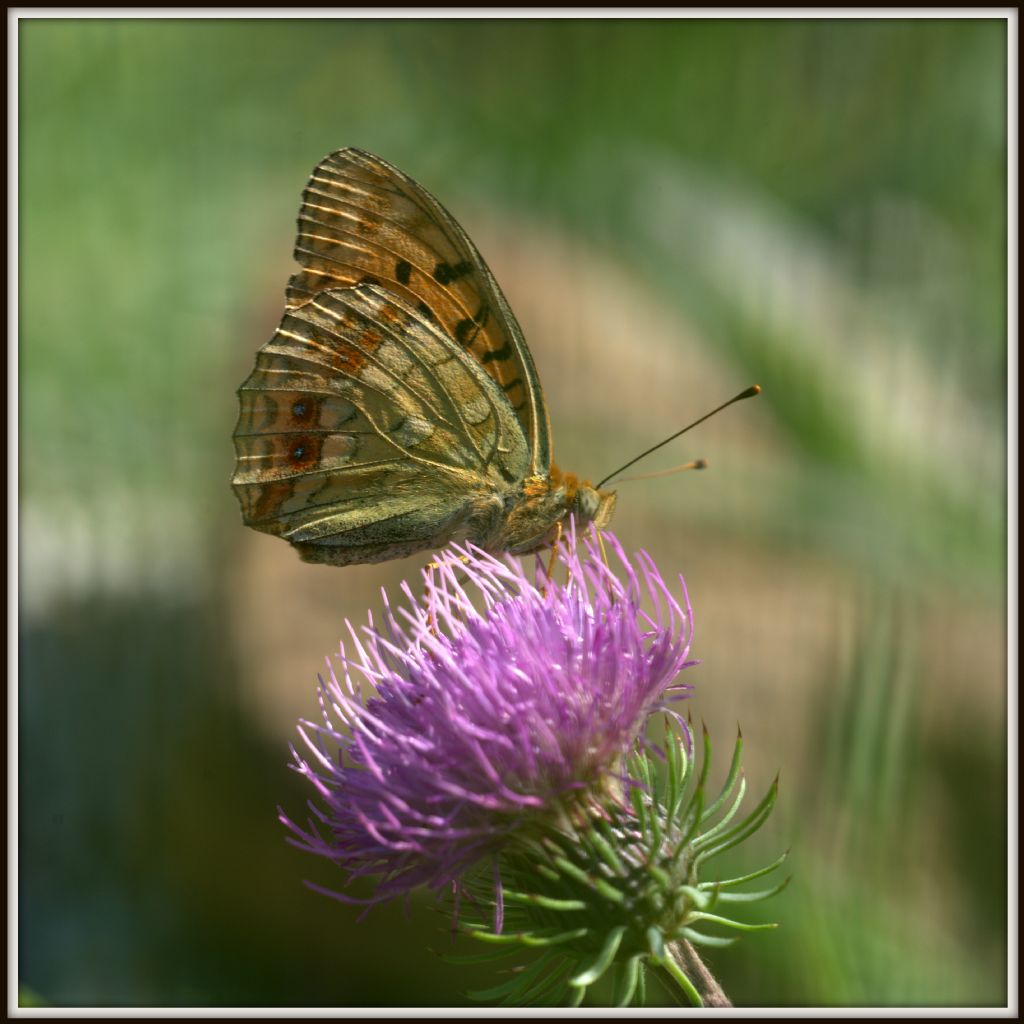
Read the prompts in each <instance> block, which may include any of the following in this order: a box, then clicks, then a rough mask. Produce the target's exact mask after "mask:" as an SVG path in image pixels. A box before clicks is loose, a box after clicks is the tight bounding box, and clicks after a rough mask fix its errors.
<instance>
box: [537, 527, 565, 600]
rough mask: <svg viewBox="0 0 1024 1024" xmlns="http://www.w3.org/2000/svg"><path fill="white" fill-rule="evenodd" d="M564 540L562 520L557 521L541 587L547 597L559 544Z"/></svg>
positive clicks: (543, 594)
mask: <svg viewBox="0 0 1024 1024" xmlns="http://www.w3.org/2000/svg"><path fill="white" fill-rule="evenodd" d="M561 542H562V521H561V520H559V521H558V522H557V523H555V539H554V542H553V543H552V545H551V557H550V558H549V559H548V567H547V569H546V570H545V572H544V586H542V587H541V588H540V592H541V595H542V596H543V597H547V593H548V584H549V583H550V582H551V576H552V575H553V573H554V571H555V562H556V561H557V559H558V545H559V544H560V543H561Z"/></svg>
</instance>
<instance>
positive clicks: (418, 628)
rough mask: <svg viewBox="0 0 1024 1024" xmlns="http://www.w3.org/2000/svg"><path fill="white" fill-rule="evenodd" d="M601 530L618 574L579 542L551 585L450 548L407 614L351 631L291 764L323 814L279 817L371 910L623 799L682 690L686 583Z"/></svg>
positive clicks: (570, 545)
mask: <svg viewBox="0 0 1024 1024" xmlns="http://www.w3.org/2000/svg"><path fill="white" fill-rule="evenodd" d="M601 536H602V539H603V541H604V543H605V544H606V545H607V546H608V548H610V549H611V551H612V552H613V553H614V556H615V560H616V561H617V563H618V567H617V570H616V571H613V570H612V568H610V567H609V566H608V565H607V564H606V563H605V561H604V558H603V552H602V550H600V548H599V543H600V542H599V541H598V540H596V539H595V537H594V535H588V537H587V538H586V539H585V540H584V541H583V542H582V543H581V544H579V545H577V544H576V541H575V536H574V535H573V536H570V537H569V538H568V540H566V541H563V542H562V543H561V544H560V545H559V547H558V552H557V558H558V562H559V563H560V566H557V565H556V567H555V571H554V573H553V574H552V578H551V580H550V581H548V580H546V579H545V577H544V574H543V573H542V572H541V570H540V568H539V567H538V571H537V578H536V579H532V580H531V579H530V578H529V577H528V576H527V574H526V573H525V572H524V571H523V569H522V568H521V567H520V565H519V563H517V562H515V561H514V560H512V559H508V560H501V559H497V558H494V557H492V556H490V555H487V554H485V553H483V552H482V551H480V550H478V549H476V548H473V547H472V546H467V547H465V548H459V547H452V548H450V549H449V550H448V551H447V552H446V553H445V554H443V555H442V556H441V557H440V560H439V562H438V563H437V564H436V566H435V567H434V568H433V569H432V570H427V571H425V573H424V577H425V582H426V594H425V597H424V598H423V599H422V600H416V598H415V596H414V594H413V593H412V591H411V590H410V589H409V588H408V586H406V587H405V588H404V590H405V596H406V599H407V602H408V604H407V606H406V607H402V608H400V609H397V610H395V609H392V607H391V606H390V605H388V603H387V595H385V614H384V623H383V626H382V627H377V628H375V627H374V624H373V622H372V620H371V622H370V624H369V625H368V626H366V627H364V628H363V629H362V630H356V629H354V628H353V627H352V625H351V624H348V630H349V634H350V637H351V645H350V647H348V648H346V646H345V645H344V644H343V645H342V648H341V651H340V654H339V655H338V656H337V665H338V667H339V668H340V672H339V671H336V669H335V665H334V664H332V663H331V661H330V660H328V670H329V671H328V677H327V679H326V681H325V680H324V679H323V678H321V697H320V703H321V710H322V715H323V722H322V724H321V723H317V724H314V723H310V722H303V723H301V724H300V727H299V731H300V734H301V735H302V737H303V739H304V740H305V744H306V748H307V752H304V753H299V752H298V751H294V766H295V767H296V769H297V770H298V771H299V772H300V773H301V774H302V775H304V776H305V777H306V778H308V779H309V780H310V782H311V783H312V784H313V786H314V787H315V788H316V790H317V794H318V796H319V804H317V803H312V802H311V804H310V807H311V809H312V812H313V815H314V819H313V820H311V821H310V822H309V825H308V828H302V827H300V826H298V825H297V824H295V823H293V822H292V821H290V820H289V819H288V818H286V817H284V816H282V820H283V821H284V823H285V824H286V825H287V826H288V827H289V828H290V829H291V830H292V832H293V833H294V836H295V838H294V839H293V842H295V843H296V845H299V846H300V847H303V848H305V849H307V850H309V851H311V852H313V853H317V854H320V855H322V856H324V857H327V858H329V859H331V860H333V861H334V862H336V863H337V864H338V865H339V866H341V867H342V868H343V869H344V870H345V871H346V873H347V874H348V876H349V878H355V877H361V876H378V882H377V887H376V890H375V894H374V896H373V900H374V901H378V900H383V899H387V898H389V897H392V896H395V895H398V894H401V893H405V892H408V891H409V890H410V889H412V888H414V887H415V886H418V885H426V886H429V887H433V888H440V887H442V886H445V885H447V884H450V883H453V882H458V880H459V878H460V877H461V875H462V874H463V872H465V871H466V870H467V869H468V868H470V867H471V866H473V865H474V864H476V863H477V862H478V861H480V860H481V858H483V857H486V856H488V855H491V854H494V853H496V852H497V851H498V850H500V849H501V847H502V846H503V844H504V843H505V842H507V840H508V839H509V838H510V837H511V836H515V835H519V836H521V835H523V834H524V833H529V832H530V831H531V830H532V829H534V828H535V827H536V826H538V825H540V824H542V823H550V822H552V821H557V820H560V819H561V820H568V818H569V817H571V816H572V814H573V813H574V812H575V811H577V810H579V809H581V808H583V807H586V806H588V805H590V804H594V803H595V802H598V801H604V800H607V799H609V798H612V799H616V798H618V799H622V798H623V797H624V794H625V791H626V790H628V789H629V787H630V786H631V785H633V784H634V783H633V780H631V779H630V778H629V777H628V775H627V768H626V758H627V756H628V755H630V754H631V753H632V752H633V751H634V749H635V746H636V742H637V740H638V738H639V737H640V736H641V734H642V732H643V729H644V725H645V723H646V720H647V718H648V716H649V715H650V714H651V712H652V711H655V710H657V709H659V708H664V707H666V706H667V705H668V704H669V703H670V702H672V701H673V700H678V699H681V698H682V697H685V696H686V695H687V693H688V692H689V690H690V687H689V686H687V685H685V684H681V683H679V682H678V681H677V676H678V674H679V671H680V670H681V669H682V668H684V667H686V666H687V665H688V664H692V663H691V662H687V654H688V652H689V647H690V633H691V612H690V606H689V602H688V599H687V596H686V590H685V585H684V584H683V583H682V580H680V586H681V599H682V600H681V602H679V601H677V600H676V598H674V597H673V595H672V593H671V591H670V590H669V588H668V586H667V585H666V584H665V582H664V581H663V579H662V578H661V576H660V575H659V573H658V571H657V569H656V568H655V566H654V564H653V562H652V561H651V559H650V558H649V557H648V556H647V555H646V554H644V553H643V552H641V553H639V554H638V555H637V556H636V557H635V560H634V563H635V564H634V563H631V562H630V560H629V559H628V558H627V557H626V556H625V554H624V553H623V551H622V548H621V547H620V545H619V544H618V542H617V541H616V540H615V538H614V537H613V536H611V535H610V534H608V533H605V534H603V535H601ZM563 573H564V574H567V576H568V580H567V582H566V583H564V584H562V583H560V582H559V577H560V576H562V575H563ZM460 576H464V577H465V579H464V580H462V581H460ZM365 685H368V687H369V689H370V691H371V692H372V695H371V696H369V698H368V699H366V698H364V696H363V688H364V686H365ZM332 895H337V894H332ZM339 898H342V899H347V897H343V896H339Z"/></svg>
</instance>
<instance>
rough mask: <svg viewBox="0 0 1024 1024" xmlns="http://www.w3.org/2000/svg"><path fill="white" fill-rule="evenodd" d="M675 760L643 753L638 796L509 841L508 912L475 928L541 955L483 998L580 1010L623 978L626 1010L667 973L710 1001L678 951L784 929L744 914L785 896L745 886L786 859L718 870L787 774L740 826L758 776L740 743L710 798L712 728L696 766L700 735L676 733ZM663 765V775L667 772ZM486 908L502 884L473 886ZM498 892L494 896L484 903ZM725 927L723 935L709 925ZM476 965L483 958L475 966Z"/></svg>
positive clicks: (498, 953)
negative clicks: (595, 989)
mask: <svg viewBox="0 0 1024 1024" xmlns="http://www.w3.org/2000/svg"><path fill="white" fill-rule="evenodd" d="M667 732H668V736H667V742H666V745H665V751H664V756H663V758H662V757H660V756H658V757H654V756H652V755H649V754H647V753H637V754H636V755H635V756H634V757H632V758H631V759H630V762H629V765H628V776H629V778H630V779H631V780H633V784H632V785H630V788H629V794H628V797H627V798H626V800H625V801H623V800H621V799H620V800H618V801H612V800H609V801H607V802H606V803H604V804H603V805H601V806H600V807H598V808H594V809H592V811H591V812H590V813H589V814H587V815H585V816H583V815H581V813H580V811H579V810H578V809H577V811H576V813H575V818H574V820H573V821H572V822H568V821H567V822H564V823H563V824H562V825H561V826H560V827H558V828H550V829H548V830H546V831H545V833H544V834H543V835H540V836H536V837H534V838H532V839H530V840H528V841H525V840H524V841H521V842H518V843H516V844H514V845H510V846H509V847H508V848H506V850H505V851H504V852H503V853H502V856H501V860H500V865H499V866H500V871H501V876H502V880H503V885H504V889H503V894H502V896H503V904H504V905H503V906H498V907H497V908H496V914H495V918H496V921H495V924H494V925H493V926H492V925H485V924H484V923H483V922H482V921H479V920H478V921H476V922H469V921H466V920H464V921H463V929H464V930H465V931H467V932H468V933H469V934H470V935H472V936H473V937H474V938H475V939H478V940H480V941H483V942H486V943H489V944H491V945H492V946H494V947H495V948H494V952H493V955H494V958H495V959H498V958H504V957H505V956H506V955H510V954H513V953H520V954H521V952H522V950H523V949H524V948H530V949H535V950H536V951H537V953H538V956H537V958H536V959H535V960H534V961H533V962H531V963H529V964H527V965H526V966H517V967H515V968H513V971H514V973H512V976H511V977H510V978H509V979H508V980H507V981H505V982H504V983H502V984H500V985H497V986H495V987H494V988H491V989H488V990H486V991H480V992H475V993H472V994H471V995H472V996H473V998H477V999H484V1000H493V999H498V1000H500V1001H501V1002H502V1003H503V1004H504V1005H516V1006H524V1005H530V1004H537V1003H543V1004H549V1005H550V1004H552V1003H564V1002H569V1003H570V1004H572V1005H578V1004H579V1003H580V1002H581V1001H582V999H583V996H584V994H585V993H586V990H587V988H589V987H590V986H591V985H593V984H594V983H595V982H596V981H598V979H600V978H602V977H603V976H604V975H605V974H606V973H607V972H609V971H611V972H612V976H613V977H614V979H615V993H614V1002H615V1005H618V1006H626V1005H631V1004H632V1005H643V1002H644V971H645V968H647V967H655V968H661V969H663V970H665V971H666V972H667V973H668V974H669V975H671V976H672V977H673V978H674V979H675V981H676V982H677V983H678V984H679V986H680V987H681V988H682V989H683V991H684V992H685V994H686V996H687V998H688V1000H689V1001H690V1002H695V1003H697V1004H699V1003H700V997H699V995H698V993H697V991H696V989H695V987H694V985H693V981H692V979H690V978H688V977H687V976H686V974H685V973H684V972H683V970H682V969H681V967H680V966H679V962H678V960H679V958H678V957H677V956H674V955H673V945H674V944H679V943H684V942H689V943H693V944H694V945H708V946H726V945H731V944H732V942H734V941H735V939H734V938H731V937H728V936H724V935H719V934H714V930H715V929H721V928H726V929H732V930H734V931H736V930H738V931H755V930H761V929H764V928H773V927H775V926H774V925H772V924H753V925H752V924H743V923H741V922H739V921H736V920H733V919H732V917H731V916H730V913H729V912H730V911H731V909H732V908H733V906H736V905H739V904H744V903H753V902H757V901H758V900H762V899H767V898H768V897H769V896H773V895H775V894H776V893H778V892H779V891H781V890H782V889H783V888H785V886H786V884H787V883H788V881H789V880H788V879H786V880H785V881H783V882H782V883H780V884H779V885H776V886H774V887H773V888H770V889H766V890H761V891H754V892H749V891H748V892H743V891H739V892H737V891H734V890H736V889H737V888H738V887H740V886H742V885H743V884H744V883H747V882H750V881H753V880H754V879H756V878H759V877H761V876H763V875H766V874H768V873H770V872H772V871H774V870H775V869H776V868H778V867H779V866H780V865H781V864H782V862H783V860H784V859H785V856H786V855H785V854H783V856H782V857H780V858H778V860H776V861H775V862H774V863H772V864H769V865H768V866H767V867H764V868H762V869H760V870H758V871H754V872H752V873H750V874H747V875H744V876H743V877H741V878H731V879H724V880H723V879H720V878H717V877H712V876H711V874H710V872H709V870H708V864H709V862H710V861H711V860H712V859H713V858H715V857H717V856H718V855H719V854H721V853H724V852H725V851H726V850H729V849H731V848H733V847H735V846H736V845H738V844H739V843H741V842H742V841H743V840H744V839H746V838H747V837H748V836H750V835H752V834H753V833H754V832H756V831H757V830H758V829H759V828H760V827H761V825H762V824H763V823H764V821H765V820H766V819H767V817H768V815H769V814H770V813H771V810H772V807H773V805H774V803H775V798H776V794H777V780H776V782H774V783H773V784H772V785H771V787H770V788H769V790H768V792H767V793H766V794H765V796H764V798H763V799H762V800H761V802H760V803H759V804H758V805H757V806H756V807H755V808H754V809H753V810H752V811H751V812H750V813H749V814H747V815H746V817H744V818H742V819H740V820H739V821H737V820H736V816H737V813H738V811H739V807H740V804H741V802H742V800H743V797H744V794H745V790H746V781H745V779H744V777H743V772H742V770H741V768H740V758H741V753H742V746H743V741H742V736H739V737H737V741H736V746H735V749H734V753H733V758H732V763H731V765H730V768H729V773H728V776H727V778H726V781H725V784H724V785H723V787H722V789H721V791H720V792H719V793H718V795H717V796H716V797H714V798H713V799H710V800H709V799H708V796H707V780H708V774H709V771H710V767H711V742H710V739H709V737H708V734H707V731H706V730H705V731H704V756H703V758H702V759H701V765H700V770H699V772H698V771H695V759H694V757H693V756H692V749H693V741H692V738H691V733H690V730H689V729H688V728H687V727H685V726H682V725H680V726H679V728H678V729H677V728H670V729H668V730H667ZM659 764H660V766H661V769H662V770H660V771H659ZM467 888H468V889H469V892H470V895H472V896H475V897H477V898H476V899H475V900H474V903H475V905H476V906H477V907H478V908H482V907H483V906H484V905H489V906H492V907H493V906H494V900H493V897H492V898H490V899H488V896H490V894H491V893H492V892H493V889H491V888H490V887H487V886H485V885H484V884H482V883H481V884H479V885H470V886H468V887H467ZM485 893H486V894H487V895H485ZM709 927H710V928H712V932H710V933H709V932H708V931H707V930H706V929H708V928H709ZM474 959H476V958H474Z"/></svg>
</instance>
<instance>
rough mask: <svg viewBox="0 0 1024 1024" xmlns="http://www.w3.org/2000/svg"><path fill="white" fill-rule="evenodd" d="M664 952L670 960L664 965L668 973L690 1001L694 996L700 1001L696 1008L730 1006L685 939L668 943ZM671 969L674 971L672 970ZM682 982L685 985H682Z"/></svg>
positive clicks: (726, 997) (723, 993)
mask: <svg viewBox="0 0 1024 1024" xmlns="http://www.w3.org/2000/svg"><path fill="white" fill-rule="evenodd" d="M665 952H666V953H667V954H668V956H669V958H670V964H669V965H666V966H668V968H669V973H670V974H671V975H672V976H673V977H674V978H675V979H676V981H677V982H678V983H679V985H680V987H681V988H682V989H683V990H684V991H685V992H686V994H687V995H688V996H689V997H690V999H691V1001H692V999H693V996H694V995H696V996H697V997H698V998H699V999H700V1002H699V1003H698V1004H697V1005H698V1006H732V1003H731V1002H730V1001H729V997H728V996H727V995H726V994H725V992H723V991H722V986H721V985H719V984H718V982H717V981H716V980H715V977H714V975H713V974H712V973H711V972H710V971H709V970H708V969H707V967H705V966H704V961H703V960H701V958H700V957H699V956H698V955H697V950H695V949H694V948H693V946H692V945H691V944H690V943H689V942H687V941H686V939H682V940H681V941H679V942H670V943H669V944H668V946H666V948H665ZM673 967H674V968H675V970H672V968H673ZM680 975H682V978H680ZM684 980H685V982H686V984H684V983H683V982H684Z"/></svg>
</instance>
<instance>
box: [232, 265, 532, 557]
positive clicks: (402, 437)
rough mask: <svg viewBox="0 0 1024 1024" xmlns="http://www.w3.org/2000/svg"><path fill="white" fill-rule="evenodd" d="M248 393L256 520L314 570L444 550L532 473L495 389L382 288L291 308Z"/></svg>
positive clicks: (240, 490)
mask: <svg viewBox="0 0 1024 1024" xmlns="http://www.w3.org/2000/svg"><path fill="white" fill-rule="evenodd" d="M239 397H240V402H241V415H240V418H239V422H238V427H237V428H236V431H235V444H236V451H237V456H238V463H237V468H236V472H235V476H234V479H233V481H232V482H233V484H234V487H235V490H236V493H237V494H238V496H239V499H240V501H241V504H242V511H243V516H244V518H245V521H246V523H247V524H248V525H250V526H253V527H255V528H256V529H260V530H264V531H265V532H268V533H274V534H278V535H280V536H283V537H285V538H287V539H288V540H290V541H291V542H292V543H293V544H295V545H296V546H297V547H298V548H299V550H300V552H301V553H302V554H303V557H306V558H309V559H311V560H314V561H327V562H333V563H335V564H345V563H346V562H350V561H371V560H374V559H375V558H390V557H396V556H397V555H400V554H406V553H411V552H413V551H417V550H421V549H424V548H428V547H432V546H437V545H439V544H441V543H444V542H445V540H446V539H447V538H448V536H450V535H451V534H452V532H453V531H454V530H456V529H457V528H458V527H459V525H460V524H461V523H462V522H463V521H464V520H465V519H466V517H467V516H472V515H478V514H481V509H484V508H488V507H493V506H494V505H495V501H496V499H495V495H496V494H498V493H500V492H502V491H504V490H507V489H508V488H509V485H510V484H511V483H514V482H516V481H520V480H522V479H523V477H524V476H525V475H526V473H527V471H528V467H529V461H530V453H529V448H528V444H527V440H526V437H525V435H524V433H523V429H522V426H521V423H520V421H519V420H518V419H517V417H516V416H515V413H514V412H513V410H512V408H511V407H510V406H509V404H508V402H507V401H506V400H505V398H504V394H503V392H502V391H501V389H500V388H499V387H498V386H497V384H496V382H495V381H494V380H493V379H492V378H491V377H490V376H489V375H488V374H487V373H485V372H484V370H483V367H482V366H481V365H480V364H479V363H477V362H476V360H475V359H474V358H472V356H470V355H469V354H468V353H467V352H466V351H464V350H463V349H462V348H461V347H460V346H458V345H457V344H456V343H455V342H454V341H453V340H452V339H451V338H449V337H447V336H446V335H445V333H444V332H443V331H441V330H439V329H438V328H437V326H436V325H435V324H434V323H432V322H431V321H430V320H429V319H427V318H426V317H425V315H424V314H422V313H421V312H419V311H418V310H417V309H416V308H415V307H413V306H411V305H409V304H408V303H407V302H405V301H403V300H402V299H401V298H399V297H398V296H396V295H392V294H390V293H389V292H387V291H385V290H384V289H382V288H380V287H377V286H374V285H360V286H357V287H355V288H337V289H330V290H327V291H322V292H319V293H317V294H316V295H314V296H311V297H310V298H309V299H308V300H307V301H306V302H304V303H303V304H301V305H298V306H295V307H293V308H291V309H289V310H287V311H286V313H285V315H284V317H283V318H282V321H281V325H280V326H279V327H278V329H277V331H276V332H275V334H274V336H273V338H271V340H270V341H269V342H268V343H267V344H266V345H264V347H263V348H262V349H261V350H260V352H259V354H258V356H257V360H256V367H255V369H254V370H253V372H252V374H251V375H250V376H249V378H248V379H247V380H246V381H245V383H244V384H243V385H242V386H241V388H240V389H239ZM488 503H490V504H488ZM499 504H500V502H499Z"/></svg>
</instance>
